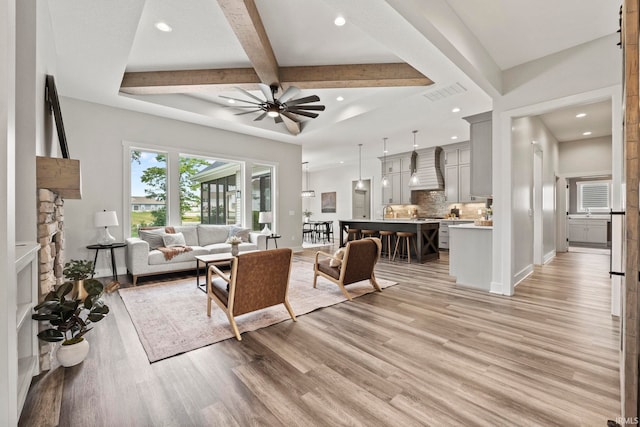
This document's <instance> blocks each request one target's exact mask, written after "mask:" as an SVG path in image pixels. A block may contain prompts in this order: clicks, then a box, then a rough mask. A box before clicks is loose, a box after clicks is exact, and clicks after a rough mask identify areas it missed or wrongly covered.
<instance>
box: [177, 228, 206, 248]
mask: <svg viewBox="0 0 640 427" xmlns="http://www.w3.org/2000/svg"><path fill="white" fill-rule="evenodd" d="M173 229H174V230H176V233H182V234H183V235H184V241H185V244H186V245H187V246H201V245H200V244H199V242H198V229H197V228H196V226H195V225H178V226H175V227H173Z"/></svg>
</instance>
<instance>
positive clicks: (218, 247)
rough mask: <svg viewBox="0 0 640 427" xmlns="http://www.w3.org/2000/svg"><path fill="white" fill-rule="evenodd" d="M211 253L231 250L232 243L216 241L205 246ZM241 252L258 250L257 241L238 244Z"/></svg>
mask: <svg viewBox="0 0 640 427" xmlns="http://www.w3.org/2000/svg"><path fill="white" fill-rule="evenodd" d="M204 248H205V249H206V250H207V252H208V253H210V254H222V253H225V252H231V245H230V244H228V243H214V244H212V245H207V246H205V247H204ZM238 250H239V251H240V252H246V251H255V250H258V245H257V244H255V243H240V244H239V245H238Z"/></svg>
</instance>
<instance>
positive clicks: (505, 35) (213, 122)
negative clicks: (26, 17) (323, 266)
mask: <svg viewBox="0 0 640 427" xmlns="http://www.w3.org/2000/svg"><path fill="white" fill-rule="evenodd" d="M256 3H257V7H258V10H259V12H260V15H261V17H262V21H263V23H264V26H265V29H266V32H267V34H268V37H269V39H270V42H271V44H272V46H273V50H274V53H275V56H276V59H277V61H278V63H279V65H281V66H294V65H328V64H349V63H380V62H385V63H387V62H407V63H408V64H410V65H411V66H413V67H414V68H416V69H417V70H419V71H420V72H422V73H423V74H425V75H426V76H427V77H429V78H431V79H432V80H433V81H434V82H435V84H434V85H432V86H429V87H400V88H358V89H314V90H304V91H302V93H301V95H300V96H307V95H310V94H316V95H318V96H319V97H320V99H321V103H322V104H324V105H326V107H327V109H326V111H324V112H321V113H320V117H319V118H317V119H313V120H306V121H305V123H304V126H303V130H302V133H301V134H300V135H297V136H293V135H291V134H289V133H288V132H287V131H286V129H285V127H284V126H283V125H276V124H275V123H273V121H272V120H268V119H265V120H262V121H260V122H255V121H253V118H254V117H255V116H253V115H251V114H248V115H242V116H236V115H234V112H235V110H233V109H231V108H227V104H226V103H225V102H224V100H223V99H221V98H219V95H221V94H225V95H228V96H233V97H240V98H242V94H240V93H239V92H235V91H232V92H226V93H221V92H209V93H197V94H196V93H189V94H168V95H138V96H127V95H122V94H119V93H118V88H119V84H120V81H121V79H122V76H123V73H124V72H125V70H126V71H153V70H179V69H199V68H231V67H250V62H249V59H248V57H247V55H246V54H245V53H244V51H243V49H242V47H241V45H240V43H239V42H238V41H237V39H236V38H235V35H234V33H233V31H232V29H231V27H230V26H229V24H228V23H227V21H226V19H225V17H224V15H223V13H222V11H221V9H220V7H219V6H218V3H217V2H216V1H214V0H190V1H188V2H185V1H178V0H146V1H145V0H92V1H80V0H55V1H54V0H50V1H49V8H50V11H51V19H52V27H53V32H54V38H55V44H56V53H57V56H58V66H57V71H56V81H57V83H58V90H59V92H60V94H61V95H62V96H69V97H74V98H79V99H85V100H87V101H91V102H98V103H103V104H107V105H112V106H117V107H120V108H127V109H131V110H136V111H142V112H147V113H150V114H157V115H161V116H165V117H172V118H176V119H178V120H184V121H189V122H193V123H199V124H202V125H206V126H212V127H216V128H221V129H227V130H231V131H235V132H240V133H245V134H247V135H254V136H260V137H265V138H270V139H274V140H279V141H283V142H288V143H294V144H301V145H302V147H303V161H309V169H310V170H312V171H313V170H317V169H321V168H329V167H332V166H334V165H337V164H338V163H339V162H340V161H345V163H356V162H357V152H358V144H359V143H362V144H364V145H363V158H366V157H377V156H380V155H381V153H382V138H383V137H388V138H389V141H388V148H389V151H390V153H394V152H401V151H408V150H409V149H411V142H412V138H413V136H412V133H411V131H412V130H414V129H417V130H418V131H419V133H418V138H417V139H418V144H419V145H420V146H423V147H426V146H433V145H444V144H448V143H451V142H454V141H453V140H452V139H451V138H452V137H453V136H457V137H458V139H457V141H463V140H465V139H468V137H469V126H468V123H467V122H466V121H464V120H462V119H461V117H464V116H467V115H472V114H477V113H481V112H483V111H487V110H490V109H491V108H492V104H491V98H490V97H489V96H488V95H487V94H486V93H485V92H484V91H482V90H481V89H480V87H479V86H478V85H476V84H475V83H474V82H473V81H472V80H471V79H470V78H469V77H467V76H466V75H465V74H464V73H463V72H462V71H461V70H460V69H458V68H457V67H456V66H455V65H454V63H453V62H452V61H451V60H449V59H448V58H447V57H446V56H445V55H444V54H443V53H442V52H441V51H440V50H438V49H437V48H436V46H435V44H434V43H432V42H431V41H429V40H428V39H427V37H426V36H425V35H424V34H423V32H421V31H420V30H418V29H416V28H415V27H413V26H411V25H410V24H409V22H408V21H409V20H408V19H406V17H407V16H408V15H407V14H411V15H412V16H414V17H415V16H429V14H428V12H429V8H430V7H433V6H434V5H435V4H436V3H437V5H438V6H439V7H441V8H445V9H446V10H447V11H449V12H450V13H451V14H455V15H457V16H458V17H459V18H460V19H461V20H462V22H463V24H464V25H465V26H466V27H467V28H468V29H469V30H471V31H472V32H473V33H474V34H475V36H476V37H477V39H478V41H479V42H480V43H481V44H482V45H483V46H484V48H485V49H486V51H487V52H488V53H489V54H490V55H491V57H492V58H493V60H494V61H495V63H496V64H497V66H499V68H501V69H505V68H508V67H512V66H514V65H517V64H520V63H523V62H528V61H531V60H533V59H536V58H538V57H540V56H544V55H548V54H550V53H554V52H557V51H560V50H562V49H565V48H567V47H571V46H574V45H577V44H580V43H584V42H588V41H591V40H593V39H595V38H598V37H601V36H604V35H607V34H612V33H614V32H615V31H616V30H617V12H618V7H619V5H618V4H617V3H615V2H611V1H602V0H588V1H584V0H563V1H562V2H558V1H556V0H536V1H535V2H531V1H528V0H526V1H525V0H476V1H468V0H448V1H445V0H432V1H428V2H427V1H418V0H416V1H407V0H403V1H402V5H401V6H402V8H403V9H402V11H399V10H398V9H397V8H394V6H393V5H394V4H399V2H397V1H395V0H387V1H384V0H349V1H345V0H305V1H296V0H256ZM449 7H450V8H449ZM337 15H343V16H344V17H345V18H346V19H347V24H346V25H345V26H343V27H336V26H335V25H334V24H333V20H334V18H335V17H336V16H337ZM157 21H165V22H167V23H168V24H169V25H171V26H172V27H173V31H172V32H170V33H162V32H160V31H158V30H156V29H155V27H154V25H153V24H154V23H155V22H157ZM449 88H456V89H458V92H459V93H453V94H447V89H449ZM461 88H464V89H461ZM443 93H445V94H447V95H446V96H434V95H441V94H443ZM256 94H258V92H257V91H256ZM338 95H340V96H343V97H344V98H345V99H344V101H342V102H338V101H336V98H337V96H338ZM434 99H435V100H434ZM454 107H458V108H460V109H461V111H460V112H459V113H452V112H451V110H452V109H453V108H454ZM544 120H545V122H548V123H552V122H554V120H553V119H552V117H551V116H548V115H547V117H545V119H544ZM563 132H564V131H563ZM567 132H568V131H567ZM563 138H564V137H563ZM559 139H560V138H559ZM70 144H72V142H71V141H70Z"/></svg>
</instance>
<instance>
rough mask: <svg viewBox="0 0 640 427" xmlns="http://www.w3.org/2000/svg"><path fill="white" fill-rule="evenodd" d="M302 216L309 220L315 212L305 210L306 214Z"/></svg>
mask: <svg viewBox="0 0 640 427" xmlns="http://www.w3.org/2000/svg"><path fill="white" fill-rule="evenodd" d="M302 215H304V216H306V217H307V218H309V217H310V216H311V215H313V212H311V211H308V210H305V211H304V212H302Z"/></svg>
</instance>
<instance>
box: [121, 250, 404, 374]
mask: <svg viewBox="0 0 640 427" xmlns="http://www.w3.org/2000/svg"><path fill="white" fill-rule="evenodd" d="M376 280H377V281H378V283H379V284H380V287H382V288H386V287H389V286H392V285H395V284H396V283H395V282H391V281H389V280H383V279H376ZM347 290H348V291H349V293H350V294H351V296H352V297H354V298H355V297H359V296H362V295H364V294H367V293H370V292H373V291H374V289H373V287H372V286H371V285H370V284H369V281H363V282H359V283H354V284H352V285H349V286H347ZM118 292H119V293H120V296H121V298H122V301H124V305H125V306H126V308H127V310H128V311H129V315H130V316H131V321H132V322H133V325H134V327H135V328H136V331H137V332H138V337H139V338H140V342H141V343H142V346H143V347H144V350H145V352H146V353H147V357H148V358H149V362H151V363H153V362H157V361H158V360H162V359H166V358H167V357H171V356H175V355H178V354H181V353H185V352H188V351H191V350H195V349H197V348H200V347H204V346H206V345H209V344H213V343H216V342H219V341H222V340H226V339H229V338H233V337H234V335H233V332H232V331H231V326H230V325H229V321H228V320H227V316H226V315H225V314H224V312H223V311H222V310H220V308H218V306H217V305H216V304H215V302H212V308H211V317H207V296H206V294H205V293H204V292H202V291H201V290H199V289H196V279H195V277H193V278H190V279H183V280H177V281H174V282H164V283H158V284H150V285H143V286H138V287H133V288H123V289H119V291H118ZM344 301H347V299H346V298H345V296H344V295H343V294H342V292H341V291H340V288H338V286H336V285H335V284H333V283H331V282H329V281H328V280H325V279H323V278H321V277H319V278H318V287H317V288H315V289H314V288H313V264H312V263H310V262H308V261H307V262H305V261H294V262H293V264H292V268H291V277H290V281H289V302H290V303H291V307H292V308H293V312H294V313H295V314H296V316H301V315H303V314H307V313H310V312H312V311H314V310H317V309H319V308H322V307H328V306H331V305H334V304H337V303H340V302H344ZM290 319H291V318H290V317H289V314H288V313H287V310H286V308H285V307H284V305H282V304H279V305H276V306H273V307H269V308H266V309H264V310H259V311H256V312H253V313H247V314H243V315H241V316H238V317H236V323H237V324H238V329H239V330H240V333H243V332H248V331H255V330H256V329H260V328H264V327H267V326H270V325H273V324H276V323H279V322H282V321H284V320H290ZM234 339H235V338H234Z"/></svg>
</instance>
